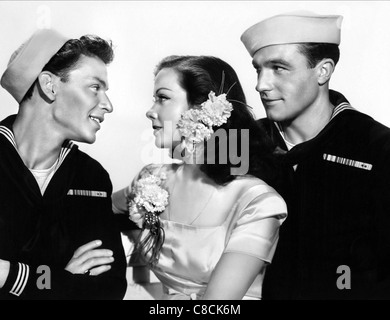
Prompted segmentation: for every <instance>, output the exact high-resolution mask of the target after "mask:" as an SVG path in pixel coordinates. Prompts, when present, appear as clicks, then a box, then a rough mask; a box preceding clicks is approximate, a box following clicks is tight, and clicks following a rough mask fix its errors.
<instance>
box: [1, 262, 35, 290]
mask: <svg viewBox="0 0 390 320" xmlns="http://www.w3.org/2000/svg"><path fill="white" fill-rule="evenodd" d="M29 275H30V267H29V266H28V265H27V264H24V263H20V262H18V263H11V264H10V269H9V274H8V277H7V280H6V282H5V284H4V286H3V288H2V290H3V291H5V292H9V293H11V294H13V295H15V296H18V297H19V296H20V295H21V294H22V293H23V290H24V288H25V287H26V284H27V281H28V278H29Z"/></svg>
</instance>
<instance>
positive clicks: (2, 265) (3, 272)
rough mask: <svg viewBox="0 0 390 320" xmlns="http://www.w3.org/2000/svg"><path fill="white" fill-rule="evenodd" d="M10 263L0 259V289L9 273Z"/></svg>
mask: <svg viewBox="0 0 390 320" xmlns="http://www.w3.org/2000/svg"><path fill="white" fill-rule="evenodd" d="M9 268H10V263H9V261H6V260H2V259H0V289H1V288H2V287H3V286H4V284H5V282H6V281H7V277H8V274H9Z"/></svg>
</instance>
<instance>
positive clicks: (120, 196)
mask: <svg viewBox="0 0 390 320" xmlns="http://www.w3.org/2000/svg"><path fill="white" fill-rule="evenodd" d="M130 190H131V185H129V186H127V187H126V188H123V189H120V190H118V191H116V192H114V193H113V194H112V211H113V212H114V213H126V212H127V199H128V197H129V196H130Z"/></svg>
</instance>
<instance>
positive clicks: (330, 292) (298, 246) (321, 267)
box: [259, 91, 390, 299]
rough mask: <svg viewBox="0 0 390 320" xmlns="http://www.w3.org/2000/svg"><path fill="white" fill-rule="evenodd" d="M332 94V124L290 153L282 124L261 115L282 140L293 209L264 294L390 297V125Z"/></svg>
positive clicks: (280, 148) (286, 193)
mask: <svg viewBox="0 0 390 320" xmlns="http://www.w3.org/2000/svg"><path fill="white" fill-rule="evenodd" d="M330 98H331V102H332V104H333V105H335V106H336V107H335V109H334V112H333V117H332V119H331V121H330V122H329V123H328V125H327V126H326V127H325V128H324V129H323V130H322V131H321V132H320V133H319V134H318V135H317V136H316V137H315V138H313V139H311V140H309V141H307V142H304V143H301V144H298V145H296V146H295V147H293V148H292V149H291V150H290V151H287V147H286V144H285V143H284V140H283V138H282V136H281V134H280V132H279V130H278V127H277V125H275V124H274V123H272V122H271V121H269V120H267V119H261V120H259V121H260V122H261V123H262V124H263V125H265V126H266V128H267V131H268V132H269V134H270V135H271V136H272V138H273V140H274V142H275V143H276V144H277V145H278V148H277V150H278V153H279V154H280V159H281V161H282V163H283V166H284V168H285V170H286V172H285V180H284V182H283V184H282V186H281V188H279V192H280V193H281V195H282V196H283V197H284V198H285V200H286V202H287V205H288V213H289V216H288V218H287V220H286V221H285V223H284V224H283V226H282V227H281V229H280V238H279V243H278V247H277V249H276V253H275V256H274V260H273V262H272V264H271V265H270V266H269V268H268V269H267V273H266V276H265V279H264V286H263V297H264V299H388V298H390V129H389V128H387V127H386V126H384V125H382V124H380V123H378V122H377V121H375V120H373V119H372V118H371V117H369V116H368V115H365V114H363V113H361V112H358V111H356V110H355V109H353V108H352V107H351V106H350V105H349V103H348V101H347V100H346V99H345V98H344V97H343V96H342V95H341V94H340V93H337V92H335V91H331V92H330ZM294 167H295V169H294Z"/></svg>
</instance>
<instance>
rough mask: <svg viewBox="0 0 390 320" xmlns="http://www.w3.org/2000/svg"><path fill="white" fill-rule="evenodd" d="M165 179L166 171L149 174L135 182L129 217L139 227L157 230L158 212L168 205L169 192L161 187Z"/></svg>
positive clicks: (129, 205) (152, 230)
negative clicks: (157, 174)
mask: <svg viewBox="0 0 390 320" xmlns="http://www.w3.org/2000/svg"><path fill="white" fill-rule="evenodd" d="M165 179H166V174H165V173H161V174H160V175H159V176H155V175H152V174H148V175H146V176H145V177H143V178H141V179H139V180H138V181H136V182H135V183H134V186H133V188H132V194H133V195H134V198H133V199H132V200H130V202H129V204H128V207H129V217H130V220H132V221H133V222H134V223H136V224H137V226H138V227H139V228H146V229H151V232H154V231H155V228H154V226H155V225H156V223H157V220H158V214H159V213H161V212H163V211H164V210H165V207H166V206H167V205H168V192H167V191H166V190H165V189H163V188H162V187H161V185H162V183H163V182H164V180H165Z"/></svg>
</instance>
